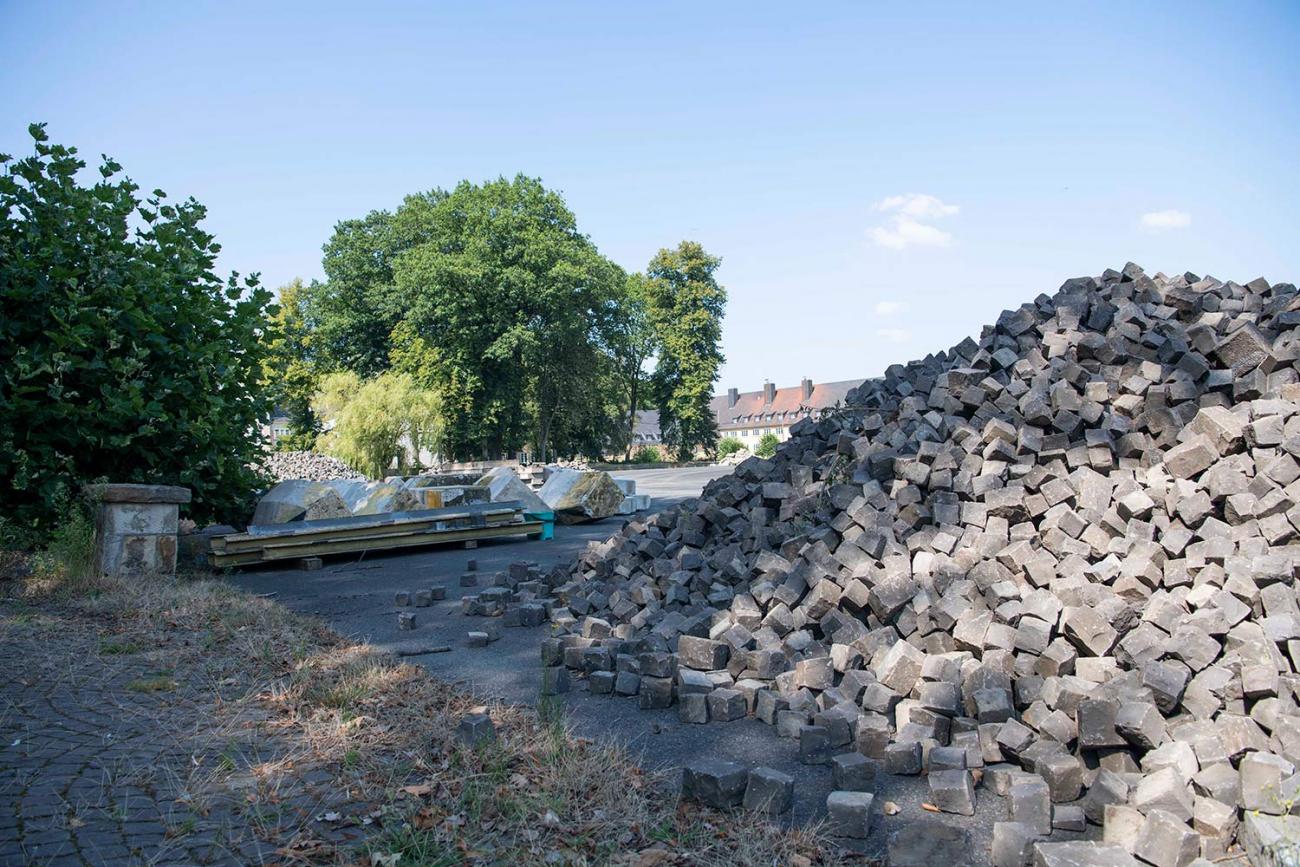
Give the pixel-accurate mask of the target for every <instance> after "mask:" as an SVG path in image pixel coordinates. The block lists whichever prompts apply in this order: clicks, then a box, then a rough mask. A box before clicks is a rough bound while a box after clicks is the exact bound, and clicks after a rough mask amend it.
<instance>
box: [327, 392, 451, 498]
mask: <svg viewBox="0 0 1300 867" xmlns="http://www.w3.org/2000/svg"><path fill="white" fill-rule="evenodd" d="M315 408H316V411H317V413H318V414H319V415H320V416H321V417H322V418H327V419H329V420H330V422H331V423H332V424H331V426H330V429H329V430H328V431H327V432H325V433H324V434H322V435H321V437H320V439H319V443H320V447H321V449H322V451H324V452H325V453H326V454H330V455H333V456H334V457H336V458H338V459H339V460H341V461H343V462H344V463H346V464H348V465H349V466H352V467H355V468H356V469H358V470H360V471H361V472H363V473H365V474H366V475H368V476H370V477H372V478H382V477H384V476H386V475H388V474H389V471H390V470H391V469H392V468H393V467H394V465H396V467H397V469H398V470H399V471H403V472H404V471H406V470H408V469H412V468H415V469H418V468H419V460H420V453H421V451H422V450H428V451H430V452H436V451H437V444H438V439H439V436H440V428H441V414H440V410H439V401H438V397H437V395H436V394H435V393H434V392H433V391H432V390H430V389H427V388H422V387H421V386H420V385H419V384H417V383H416V381H415V380H414V378H413V377H411V376H410V375H408V374H404V373H393V372H391V371H389V372H386V373H381V374H379V375H378V376H376V377H374V378H373V379H369V380H363V379H361V378H360V377H359V376H357V375H356V374H355V373H352V372H351V371H340V372H337V373H331V374H329V375H327V376H325V377H324V378H323V379H322V380H321V391H320V393H319V394H318V395H317V398H316V402H315Z"/></svg>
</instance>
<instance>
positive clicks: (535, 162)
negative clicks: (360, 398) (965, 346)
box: [0, 0, 1300, 390]
mask: <svg viewBox="0 0 1300 867" xmlns="http://www.w3.org/2000/svg"><path fill="white" fill-rule="evenodd" d="M905 7H906V8H905ZM1075 7H1077V8H1075ZM1057 9H1059V10H1061V11H1055V10H1057ZM1049 10H1052V11H1049ZM0 16H3V17H2V18H0V21H2V22H3V24H0V56H3V57H4V58H5V61H4V62H3V63H2V64H0V121H2V122H0V150H2V151H6V152H10V153H26V152H27V151H28V149H29V144H28V140H27V139H26V132H25V129H26V125H27V123H28V122H29V121H34V120H42V121H47V122H48V123H49V130H50V133H51V137H52V138H53V139H54V140H55V141H59V142H62V143H66V144H75V145H77V146H79V147H80V148H81V150H82V152H83V154H85V155H88V156H91V157H93V156H95V155H97V154H99V153H101V152H102V153H108V154H111V155H112V156H113V157H114V158H116V159H117V160H119V161H120V162H121V163H123V164H124V165H125V166H126V169H127V171H128V173H129V174H130V175H131V176H132V177H133V178H134V179H135V180H136V181H137V182H139V183H140V184H141V185H142V186H144V187H145V188H146V189H152V188H154V187H161V188H163V189H165V190H166V191H167V192H168V193H169V194H170V195H171V196H173V197H177V196H191V195H192V196H194V197H195V198H197V199H199V200H200V201H201V202H203V203H204V204H205V205H207V206H208V209H209V212H210V216H209V221H208V228H209V230H210V231H212V232H214V233H215V234H216V235H217V237H218V239H219V240H220V241H221V243H222V244H223V247H224V250H223V254H222V260H221V265H222V267H223V268H224V269H226V270H229V269H236V270H239V271H241V272H250V271H259V272H261V274H262V276H263V279H264V281H265V282H267V283H268V284H271V285H276V284H279V283H282V282H285V281H287V280H289V279H290V278H292V277H295V276H301V277H304V278H311V277H316V276H319V275H320V246H321V244H322V243H323V242H324V241H325V239H326V238H327V237H328V235H329V233H330V231H331V228H332V226H333V225H334V223H335V222H336V221H337V220H339V219H343V218H347V217H353V216H360V215H362V214H364V213H365V212H367V211H369V210H372V209H375V208H392V207H394V206H396V205H397V204H398V203H399V202H400V200H401V198H402V196H403V195H405V194H407V193H411V192H415V191H419V190H425V189H429V188H432V187H435V186H443V187H446V186H451V185H453V184H455V183H456V182H457V181H459V180H461V179H463V178H468V179H471V180H475V181H481V180H484V179H487V178H492V177H496V176H497V175H507V176H510V175H513V174H515V173H516V172H524V173H526V174H529V175H534V176H538V177H540V178H542V180H543V181H544V182H545V183H546V184H547V185H548V186H550V187H552V188H555V189H558V190H561V191H562V192H563V193H564V195H565V197H566V199H567V201H568V203H569V206H570V207H571V208H572V209H573V211H574V212H575V213H576V214H577V216H578V222H579V226H580V227H581V229H582V230H583V231H584V232H586V233H587V234H589V235H590V236H591V238H592V239H593V240H594V241H595V242H596V244H597V245H598V246H599V247H600V249H601V250H602V251H603V252H604V253H605V254H606V255H608V256H610V257H612V258H613V259H614V260H615V261H617V262H619V263H620V264H621V265H623V266H624V267H625V268H628V269H629V270H635V269H640V268H642V267H644V265H645V263H646V262H647V261H648V260H649V259H650V257H651V256H652V255H653V254H654V252H655V250H657V249H658V248H660V247H663V246H671V245H674V244H676V243H677V242H678V241H679V240H681V239H683V238H691V239H694V240H698V241H700V242H701V243H703V244H704V245H705V247H706V248H707V249H709V250H710V251H712V252H714V253H716V254H717V255H720V256H722V257H723V260H724V261H723V266H722V268H721V269H720V271H719V277H720V279H721V280H722V282H723V283H724V284H725V285H726V286H727V288H728V290H729V292H730V304H729V306H728V313H727V319H726V322H725V327H724V351H725V353H726V356H727V363H726V365H725V367H724V369H723V372H722V377H721V379H720V381H719V383H718V388H719V390H723V389H725V388H727V387H729V386H735V387H738V388H741V389H742V390H749V389H754V388H758V387H760V386H761V384H762V382H763V380H764V379H772V380H774V381H776V382H777V383H778V384H779V385H789V384H793V383H795V382H797V381H798V379H799V378H800V377H801V376H804V375H808V376H811V377H813V378H814V379H817V380H834V379H851V378H859V377H865V376H869V375H875V374H878V373H880V372H881V371H882V370H883V369H884V367H885V366H887V365H888V364H891V363H893V362H895V361H905V360H907V359H909V358H914V357H919V356H923V355H924V354H926V353H927V352H931V351H936V350H939V349H942V348H945V347H948V346H951V345H952V344H954V343H956V342H957V341H958V340H960V339H961V338H962V337H963V336H965V335H967V334H978V332H979V328H980V327H981V325H983V324H984V323H986V322H990V321H992V320H993V319H994V318H995V317H996V315H997V313H998V312H999V311H1000V310H1002V309H1003V308H1005V307H1009V306H1015V305H1017V304H1019V303H1020V302H1022V301H1025V300H1029V299H1031V298H1033V297H1034V296H1035V295H1037V294H1038V293H1040V292H1051V291H1053V290H1055V289H1056V288H1057V287H1058V286H1059V285H1060V283H1061V282H1062V281H1063V280H1064V279H1065V278H1067V277H1071V276H1077V275H1081V274H1097V273H1100V272H1101V271H1102V270H1103V269H1105V268H1107V267H1116V268H1118V267H1121V266H1122V265H1123V264H1124V263H1125V262H1126V261H1129V260H1132V261H1136V262H1138V263H1139V264H1142V265H1143V266H1144V267H1146V268H1147V269H1148V270H1149V271H1156V270H1164V271H1167V272H1180V271H1184V270H1191V271H1195V272H1197V273H1199V274H1206V273H1209V274H1213V275H1215V276H1218V277H1220V278H1224V279H1236V280H1239V281H1246V280H1250V279H1252V278H1254V277H1258V276H1261V275H1263V276H1265V277H1267V278H1269V279H1270V280H1273V281H1278V280H1285V281H1289V282H1300V243H1297V237H1298V236H1300V232H1298V231H1297V229H1298V228H1300V219H1297V203H1300V161H1298V160H1297V157H1296V154H1297V152H1300V53H1297V52H1296V50H1295V45H1296V43H1297V40H1298V39H1300V3H1296V2H1294V0H1292V2H1277V3H1249V2H1246V3H1219V4H1205V3H1168V4H1162V3H1142V4H1132V3H1089V4H1074V6H1072V7H1071V8H1065V4H1041V3H1036V4H1012V3H1006V4H1003V3H998V4H980V5H978V6H975V5H972V4H964V3H962V4H939V3H918V4H889V5H888V6H885V5H883V4H866V3H853V4H843V5H839V4H815V5H813V6H807V5H802V6H796V5H795V4H763V3H708V4H703V3H639V4H609V3H592V4H579V3H520V4H454V5H453V4H431V3H418V4H417V3H409V4H390V3H382V2H371V3H366V4H331V3H325V2H311V3H301V4H295V3H260V4H251V3H239V2H223V3H189V2H187V3H170V4H163V3H156V4H150V3H130V2H126V3H116V4H108V3H102V2H101V3H87V4H78V3H39V4H38V3H10V2H4V3H0Z"/></svg>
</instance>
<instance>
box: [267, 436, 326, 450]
mask: <svg viewBox="0 0 1300 867" xmlns="http://www.w3.org/2000/svg"><path fill="white" fill-rule="evenodd" d="M316 436H317V435H316V434H314V433H312V432H311V431H304V432H302V433H291V434H285V435H284V436H282V437H280V438H279V439H277V440H276V441H275V450H276V451H277V452H309V451H312V450H314V449H315V448H316Z"/></svg>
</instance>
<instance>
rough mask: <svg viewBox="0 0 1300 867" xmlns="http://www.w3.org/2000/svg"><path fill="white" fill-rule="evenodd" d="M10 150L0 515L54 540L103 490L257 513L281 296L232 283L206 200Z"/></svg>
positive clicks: (4, 224) (72, 154)
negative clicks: (252, 505) (269, 333)
mask: <svg viewBox="0 0 1300 867" xmlns="http://www.w3.org/2000/svg"><path fill="white" fill-rule="evenodd" d="M30 132H31V135H32V138H33V139H34V141H35V152H34V154H33V155H32V156H29V157H27V158H24V159H21V160H17V161H14V160H12V158H11V157H9V156H7V155H3V156H0V164H2V165H3V166H4V173H3V176H0V513H3V514H5V515H6V516H7V518H8V519H9V520H10V521H13V522H15V523H19V524H21V525H24V526H27V527H29V528H32V529H34V530H36V531H37V532H48V530H49V528H50V526H51V525H52V523H53V522H55V521H57V520H58V517H59V515H58V511H59V505H60V504H61V503H66V502H67V501H68V500H69V499H71V498H72V497H74V496H75V495H76V493H77V489H78V486H79V485H80V484H81V483H83V482H85V481H89V480H93V479H108V480H112V481H115V482H150V483H159V482H161V483H169V484H178V485H185V486H186V487H188V488H190V489H191V490H192V491H193V494H194V502H193V503H192V504H191V506H190V508H189V514H190V515H192V516H193V517H194V518H196V519H198V520H207V519H212V518H225V519H234V518H242V517H243V515H244V514H245V511H244V510H245V508H246V507H247V505H248V503H249V500H250V497H251V494H252V492H253V490H254V489H255V488H256V487H257V486H258V485H260V484H262V483H263V482H264V479H263V477H262V476H261V475H260V473H259V471H258V469H257V467H258V461H259V460H260V454H261V449H260V444H259V443H258V441H257V438H256V435H255V433H254V431H256V430H257V426H258V423H259V422H260V421H261V420H262V419H263V418H264V417H265V412H266V409H267V408H268V407H267V402H266V400H265V397H264V395H263V394H262V393H261V392H260V389H259V383H260V382H261V379H262V374H263V359H264V354H265V352H266V347H265V343H264V341H263V333H264V330H265V329H266V327H267V319H266V312H267V307H268V305H269V304H270V301H271V294H270V293H269V292H267V291H265V290H264V289H261V288H260V287H259V286H258V283H257V279H256V277H255V276H254V277H250V278H248V279H247V280H244V281H240V280H239V278H238V275H234V274H232V275H231V276H230V278H229V280H228V281H226V282H225V283H223V282H222V281H221V280H219V279H218V278H217V277H216V276H215V274H214V273H213V265H214V261H215V257H216V253H217V251H218V249H219V247H218V245H217V244H216V243H215V241H214V239H213V237H212V235H210V234H208V233H207V232H205V231H204V230H203V229H202V228H201V225H200V224H201V222H202V220H203V217H204V216H205V213H206V212H205V210H204V208H203V206H202V205H200V204H199V203H198V202H196V201H194V200H193V199H189V200H186V201H184V202H181V203H179V204H175V205H173V204H169V203H167V202H166V200H165V196H164V194H163V193H162V191H160V190H154V192H153V194H152V195H150V196H148V197H145V198H143V199H142V198H141V197H140V196H138V195H137V191H138V189H139V188H138V187H137V186H136V184H134V183H132V182H131V181H130V180H129V179H127V178H124V177H120V175H121V171H122V169H121V166H120V165H118V164H117V163H116V162H114V161H113V160H111V159H108V158H105V159H104V161H103V163H102V164H101V166H100V168H99V177H98V178H97V179H96V180H95V182H94V184H93V185H91V186H83V185H82V184H81V183H79V182H78V178H77V175H78V173H79V172H80V171H81V170H82V169H83V168H85V162H84V161H82V160H81V159H80V158H79V157H78V156H77V151H76V149H75V148H70V147H64V146H61V145H53V144H50V143H49V141H48V137H47V135H46V133H45V128H44V125H43V124H34V125H32V126H31V127H30Z"/></svg>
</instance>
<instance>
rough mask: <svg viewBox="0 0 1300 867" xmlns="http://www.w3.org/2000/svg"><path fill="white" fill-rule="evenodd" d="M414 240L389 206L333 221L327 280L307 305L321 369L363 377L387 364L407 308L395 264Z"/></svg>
mask: <svg viewBox="0 0 1300 867" xmlns="http://www.w3.org/2000/svg"><path fill="white" fill-rule="evenodd" d="M412 243H413V236H412V235H411V233H410V232H409V230H407V231H404V230H403V228H400V227H399V226H398V224H397V220H396V219H395V217H394V215H393V214H390V213H388V212H387V211H372V212H371V213H369V214H367V215H366V216H365V217H362V218H361V219H357V220H343V221H342V222H340V223H338V224H337V225H336V226H335V227H334V234H333V235H331V236H330V239H329V240H328V241H327V242H326V243H325V246H324V248H323V251H324V257H323V259H322V260H321V266H322V267H323V268H324V271H325V278H326V279H325V282H324V283H315V284H313V285H312V286H311V289H310V291H309V293H308V297H307V299H306V310H305V313H306V318H307V320H308V326H309V327H310V328H311V329H312V330H313V331H314V332H315V336H314V341H315V350H316V354H317V356H318V358H317V362H318V364H319V366H320V368H321V369H322V370H324V371H336V370H351V371H353V372H355V373H356V374H358V375H359V376H361V377H363V378H364V377H371V376H375V375H376V374H379V373H382V372H383V371H385V370H387V369H388V365H389V345H390V344H389V340H390V335H391V334H392V331H393V328H394V327H395V326H396V325H397V323H398V322H400V321H401V318H402V315H403V313H404V311H405V308H406V302H405V300H404V299H403V298H401V296H400V295H399V293H398V289H397V287H396V284H395V282H394V276H393V267H394V263H395V262H396V260H397V258H398V257H399V256H400V255H401V254H402V253H403V252H405V251H406V250H407V249H409V248H410V246H411V244H412Z"/></svg>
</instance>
